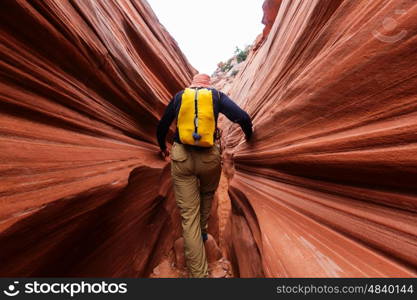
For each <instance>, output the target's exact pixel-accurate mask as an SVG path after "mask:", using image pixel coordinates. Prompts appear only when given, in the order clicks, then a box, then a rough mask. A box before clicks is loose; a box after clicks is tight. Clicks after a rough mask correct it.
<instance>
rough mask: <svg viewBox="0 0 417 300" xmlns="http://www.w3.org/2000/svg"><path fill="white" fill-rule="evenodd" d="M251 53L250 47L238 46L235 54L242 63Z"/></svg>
mask: <svg viewBox="0 0 417 300" xmlns="http://www.w3.org/2000/svg"><path fill="white" fill-rule="evenodd" d="M248 54H249V47H246V48H245V49H244V50H242V49H240V48H239V47H236V50H235V55H236V60H237V62H238V63H241V62H242V61H245V60H246V58H247V57H248Z"/></svg>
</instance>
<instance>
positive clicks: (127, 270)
mask: <svg viewBox="0 0 417 300" xmlns="http://www.w3.org/2000/svg"><path fill="white" fill-rule="evenodd" d="M260 9H261V8H260ZM263 12H264V17H263V19H262V20H259V22H261V21H262V23H263V24H264V25H265V28H264V30H263V32H260V33H259V36H258V37H257V38H256V40H255V41H254V43H253V45H252V46H251V47H250V51H249V54H248V57H247V59H246V60H245V61H244V62H243V63H242V66H241V69H240V70H239V72H238V73H237V74H236V76H235V77H234V78H233V79H232V80H230V81H229V82H227V83H225V82H223V83H222V80H219V81H217V84H218V85H217V86H219V88H221V90H223V91H224V92H225V93H227V94H228V95H229V96H230V97H231V99H233V100H234V101H236V103H237V104H239V106H240V107H242V108H243V109H245V110H246V111H247V112H248V113H249V115H250V116H251V118H252V120H253V124H254V135H253V138H252V139H251V141H250V142H249V143H247V142H246V141H245V138H244V135H243V133H242V131H241V130H240V127H239V126H238V125H236V124H232V123H230V122H229V121H228V120H227V119H226V118H224V117H221V118H220V119H219V125H220V128H221V129H222V140H221V146H222V158H223V160H222V164H223V173H222V177H221V181H220V186H219V189H218V190H217V192H216V195H215V199H214V203H213V206H212V213H211V217H210V220H209V233H210V238H209V243H207V244H206V250H207V253H208V259H209V267H210V274H211V275H210V276H211V277H416V276H417V143H416V142H417V64H416V62H417V2H416V1H414V0H391V1H387V0H372V1H354V0H314V1H309V0H300V1H295V0H265V2H264V4H263ZM0 14H1V18H0V24H1V29H0V30H1V32H0V40H1V42H0V70H1V72H0V178H1V180H0V207H1V209H0V276H2V277H35V276H36V277H53V276H59V277H72V276H74V277H154V278H155V277H187V276H188V275H187V272H186V270H185V268H184V257H183V248H182V247H183V246H182V240H181V219H180V215H179V211H178V208H177V206H176V203H175V197H174V194H173V189H172V181H171V173H170V172H171V171H170V161H169V159H166V160H164V159H162V158H161V157H160V156H159V153H158V151H159V147H158V144H157V141H156V127H157V124H158V121H159V119H160V118H161V115H162V114H163V112H164V109H165V107H166V105H167V104H168V102H169V100H170V99H171V97H172V96H173V95H174V94H176V93H177V92H178V91H180V90H182V89H183V88H185V87H186V86H188V85H189V84H190V82H191V79H192V77H193V75H194V74H196V73H197V70H196V69H195V68H194V67H193V66H191V64H190V63H189V62H188V60H187V58H186V57H185V56H184V54H183V53H182V52H181V50H180V46H181V45H177V43H176V41H175V40H174V39H173V38H172V37H171V35H170V34H169V32H168V31H167V30H166V29H165V28H164V27H163V25H161V24H160V22H159V21H158V18H157V16H156V15H155V13H154V12H153V11H152V8H151V6H150V5H149V4H148V3H147V2H146V1H145V0H108V1H98V0H66V1H56V0H44V1H40V0H39V1H37V0H27V1H26V0H15V1H0ZM220 85H221V86H220ZM174 130H175V125H173V126H172V127H171V131H170V133H169V137H168V142H169V143H171V142H172V136H173V133H174Z"/></svg>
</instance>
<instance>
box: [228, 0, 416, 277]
mask: <svg viewBox="0 0 417 300" xmlns="http://www.w3.org/2000/svg"><path fill="white" fill-rule="evenodd" d="M268 1H269V0H267V2H268ZM269 2H275V3H270V4H266V5H264V8H266V9H268V7H276V6H277V5H279V10H278V12H277V15H276V18H275V21H274V23H273V25H272V26H271V29H270V32H269V34H268V36H267V37H266V38H265V40H264V41H263V43H262V45H261V46H260V47H259V48H257V49H255V51H254V52H252V53H251V54H250V56H249V58H248V62H247V63H246V65H245V67H244V70H243V71H241V72H240V73H239V74H238V76H237V79H236V80H235V81H234V84H233V86H232V87H231V89H230V94H231V97H232V98H233V99H235V101H237V102H238V103H239V104H240V105H241V106H242V107H244V108H245V109H246V110H247V111H248V112H249V113H250V114H251V116H252V117H253V120H254V125H255V136H254V138H253V141H252V142H251V143H249V144H247V143H245V142H244V139H243V136H242V134H241V133H240V130H239V128H238V127H236V126H231V127H228V125H229V124H227V126H224V127H225V128H226V130H225V136H226V138H225V142H226V143H227V151H228V153H229V154H228V155H229V156H230V157H233V161H232V162H234V176H233V178H232V180H231V181H230V189H229V191H230V195H231V198H232V206H233V214H232V221H231V224H230V226H229V227H230V228H231V229H230V232H231V233H230V238H231V239H232V240H233V242H232V245H239V247H236V246H229V247H228V251H229V252H230V255H231V256H233V257H235V260H234V261H233V260H232V262H234V265H235V266H236V268H237V269H238V270H237V272H235V273H237V274H240V276H259V275H261V274H263V275H264V276H272V277H274V276H278V277H281V276H288V277H316V276H318V277H328V276H329V277H345V276H346V277H353V276H359V277H367V276H375V277H378V276H413V277H414V276H416V275H417V272H416V267H417V255H416V253H417V214H416V212H417V196H416V192H417V185H416V182H417V181H416V179H417V148H416V143H415V142H416V138H417V134H416V132H417V118H416V114H417V101H416V100H417V77H416V66H415V62H416V61H417V51H416V49H417V34H416V33H417V3H416V2H415V1H412V0H409V1H395V0H393V1H383V0H376V1H350V0H337V1H334V0H321V1H285V0H284V1H276V0H275V1H274V0H270V1H269ZM387 20H388V21H390V22H387ZM388 23H390V24H391V25H393V26H387V24H388ZM381 37H383V38H381ZM229 173H233V172H229ZM241 228H246V229H245V232H247V236H246V237H244V238H242V235H238V234H237V233H238V231H239V230H241ZM242 240H243V241H242ZM243 242H244V243H243ZM258 261H259V262H260V263H257V262H258ZM254 265H257V266H258V267H257V268H256V269H254V268H253V266H254ZM239 271H240V272H239Z"/></svg>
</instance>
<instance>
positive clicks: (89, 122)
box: [0, 0, 195, 277]
mask: <svg viewBox="0 0 417 300" xmlns="http://www.w3.org/2000/svg"><path fill="white" fill-rule="evenodd" d="M0 15H1V16H0V28H1V32H0V145H1V150H0V178H1V181H0V205H1V210H0V245H1V246H0V262H1V263H0V276H67V275H75V276H87V275H88V276H131V277H134V276H143V275H145V274H146V273H149V272H150V271H151V266H152V265H155V264H156V261H157V260H158V258H159V257H160V256H161V255H162V254H163V253H164V251H167V249H166V248H167V247H170V246H171V244H172V243H173V239H175V238H176V237H178V236H179V232H178V229H179V224H178V218H177V217H178V216H177V215H175V210H174V207H173V205H175V203H174V202H173V197H172V195H171V194H172V193H171V192H170V188H169V186H166V185H167V184H169V182H170V181H169V180H168V178H169V176H167V174H166V171H165V173H164V172H163V166H164V163H163V162H162V161H161V160H160V159H159V158H158V157H157V156H156V155H157V154H156V153H157V149H158V147H157V146H156V142H155V134H154V133H155V128H156V124H157V121H158V119H159V117H160V115H161V113H162V111H163V109H164V107H165V105H166V103H167V101H168V99H169V98H170V97H171V96H172V94H174V93H176V92H178V91H179V90H181V89H182V88H183V87H184V86H185V85H186V84H187V83H188V82H189V81H190V79H191V76H192V73H194V72H195V71H194V69H193V68H192V67H191V66H190V65H189V64H188V62H187V61H186V59H185V58H184V56H183V55H182V53H181V52H180V50H179V48H178V47H177V45H176V42H175V41H174V40H173V39H172V38H171V37H170V36H169V35H168V33H167V32H166V31H165V29H164V28H163V27H162V26H161V25H160V24H159V23H158V21H157V19H156V16H155V15H154V14H153V12H152V11H151V9H150V7H149V6H148V4H147V2H146V1H139V0H136V1H130V0H122V1H119V0H117V1H116V0H114V1H113V0H109V1H84V0H74V1H48V0H42V1H40V0H39V1H23V0H22V1H17V0H16V1H0ZM132 170H135V171H134V172H133V173H132V175H131V178H130V179H129V181H130V184H129V186H128V187H127V188H126V189H124V188H125V187H126V185H127V184H128V178H129V173H130V172H131V171H132ZM160 182H164V184H163V185H162V186H161V184H160ZM165 183H166V184H165ZM169 195H171V196H169ZM165 196H166V197H165ZM176 232H177V233H176ZM155 249H159V250H155ZM151 253H152V256H151V259H149V256H150V254H151ZM154 260H156V261H154Z"/></svg>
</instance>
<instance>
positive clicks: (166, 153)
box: [159, 148, 169, 160]
mask: <svg viewBox="0 0 417 300" xmlns="http://www.w3.org/2000/svg"><path fill="white" fill-rule="evenodd" d="M159 155H161V157H162V159H163V160H165V158H167V157H169V150H168V149H167V148H165V149H164V150H160V151H159Z"/></svg>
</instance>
